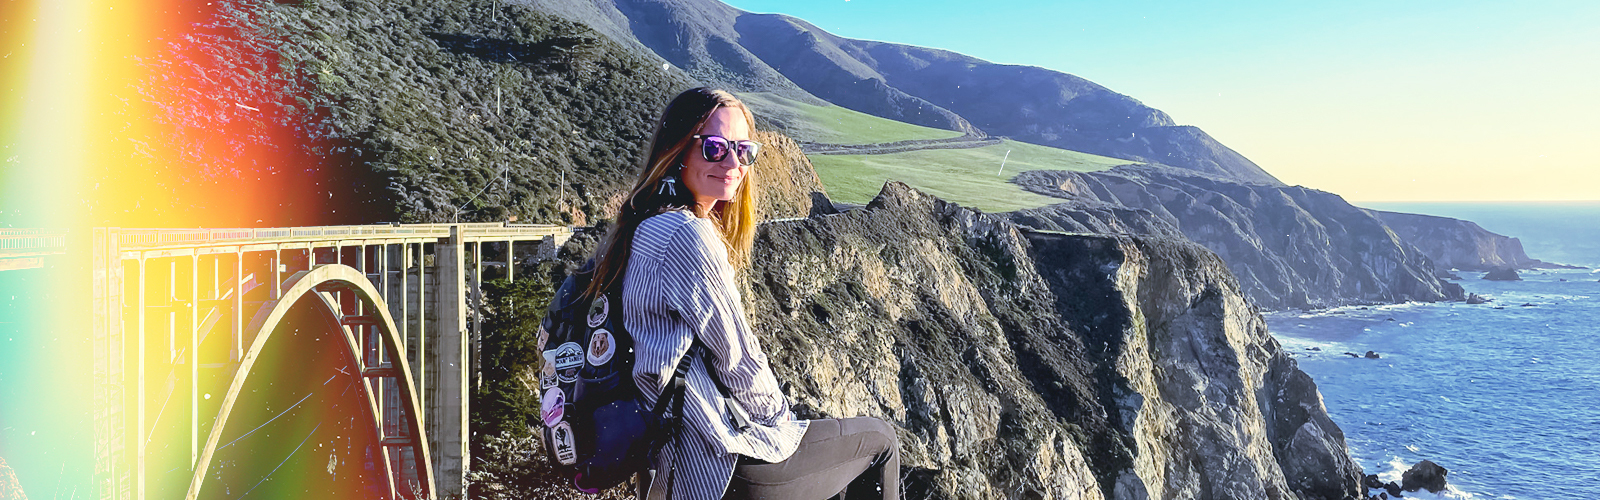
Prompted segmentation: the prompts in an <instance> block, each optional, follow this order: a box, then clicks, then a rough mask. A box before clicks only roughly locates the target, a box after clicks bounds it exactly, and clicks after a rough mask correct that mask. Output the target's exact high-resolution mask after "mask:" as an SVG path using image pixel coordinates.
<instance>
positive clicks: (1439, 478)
mask: <svg viewBox="0 0 1600 500" xmlns="http://www.w3.org/2000/svg"><path fill="white" fill-rule="evenodd" d="M1449 474H1450V471H1448V470H1445V468H1444V467H1442V466H1440V465H1439V464H1436V463H1433V462H1432V461H1429V460H1423V461H1421V462H1417V464H1416V465H1413V466H1411V468H1410V469H1408V470H1406V471H1405V472H1403V473H1401V474H1400V488H1401V489H1403V490H1406V491H1417V490H1419V489H1426V490H1428V492H1429V493H1438V492H1441V491H1444V487H1445V476H1446V475H1449Z"/></svg>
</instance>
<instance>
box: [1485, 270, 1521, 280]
mask: <svg viewBox="0 0 1600 500" xmlns="http://www.w3.org/2000/svg"><path fill="white" fill-rule="evenodd" d="M1483 279H1486V280H1489V281H1522V277H1521V276H1518V275H1517V270H1516V269H1512V268H1509V267H1502V268H1500V269H1495V270H1493V271H1489V272H1488V274H1484V275H1483Z"/></svg>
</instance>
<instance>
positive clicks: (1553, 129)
mask: <svg viewBox="0 0 1600 500" xmlns="http://www.w3.org/2000/svg"><path fill="white" fill-rule="evenodd" d="M729 3H730V4H731V5H733V6H734V7H738V8H740V9H744V10H748V11H753V12H780V13H784V14H789V15H793V16H795V17H799V18H802V19H805V20H807V21H810V22H811V23H813V24H816V25H817V26H819V27H821V28H822V29H824V30H827V31H829V32H832V33H834V34H837V35H841V36H846V37H851V38H864V39H872V40H883V41H890V42H898V43H908V44H913V45H922V46H929V47H939V48H944V49H950V50H954V51H957V52H961V53H964V54H968V55H972V56H976V57H979V58H983V59H987V60H990V61H994V62H1000V63H1009V64H1026V65H1034V66H1043V67H1046V68H1050V69H1055V70H1059V71H1064V72H1067V73H1072V74H1074V75H1078V76H1081V77H1084V78H1087V79H1089V80H1092V81H1095V82H1097V83H1100V84H1102V85H1105V86H1107V87H1109V88H1111V89H1112V90H1115V91H1117V92H1121V93H1123V94H1127V95H1129V96H1132V97H1134V98H1136V99H1139V100H1141V101H1143V102H1144V103H1145V104H1148V105H1151V106H1153V107H1156V108H1159V109H1161V110H1164V111H1166V112H1167V113H1169V114H1171V115H1172V116H1173V118H1174V119H1176V120H1177V121H1178V122H1179V123H1182V124H1186V125H1196V126H1199V127H1201V128H1203V129H1205V130H1206V131H1207V132H1209V133H1210V134H1212V135H1213V136H1215V137H1216V138H1217V139H1219V140H1221V141H1222V142H1223V143H1224V144H1227V145H1229V146H1230V147H1233V148H1234V149H1235V150H1238V151H1239V152H1240V153H1242V154H1244V155H1245V156H1247V157H1249V158H1250V159H1252V160H1254V161H1255V162H1256V163H1259V164H1261V166H1262V167H1264V168H1266V169H1267V170H1268V171H1269V172H1272V173H1273V174H1274V175H1277V176H1278V177H1279V178H1280V179H1283V180H1284V181H1285V182H1288V183H1290V184H1303V185H1306V186H1310V187H1314V188H1318V189H1325V190H1329V191H1333V192H1336V193H1339V194H1342V195H1345V196H1346V197H1347V198H1350V199H1352V200H1596V199H1600V174H1597V172H1600V148H1597V147H1596V146H1595V145H1596V144H1600V91H1597V90H1595V89H1596V88H1597V87H1600V2H1596V1H1593V0H1590V1H1582V2H1580V1H1543V2H1445V1H1419V2H1393V1H1389V2H1376V1H1365V0H1361V1H1343V2H1265V1H1262V2H1230V3H1228V4H1226V5H1220V4H1212V5H1206V4H1202V3H1200V2H1149V1H1132V2H1077V1H1007V0H988V1H981V2H956V1H949V0H850V1H846V0H823V1H808V2H779V1H773V0H733V1H731V2H729Z"/></svg>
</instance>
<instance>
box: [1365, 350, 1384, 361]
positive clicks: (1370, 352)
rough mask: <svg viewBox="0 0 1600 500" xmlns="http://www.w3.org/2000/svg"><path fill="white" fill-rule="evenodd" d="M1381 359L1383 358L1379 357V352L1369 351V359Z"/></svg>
mask: <svg viewBox="0 0 1600 500" xmlns="http://www.w3.org/2000/svg"><path fill="white" fill-rule="evenodd" d="M1381 357H1383V356H1379V355H1378V353H1377V352H1374V351H1367V359H1378V358H1381Z"/></svg>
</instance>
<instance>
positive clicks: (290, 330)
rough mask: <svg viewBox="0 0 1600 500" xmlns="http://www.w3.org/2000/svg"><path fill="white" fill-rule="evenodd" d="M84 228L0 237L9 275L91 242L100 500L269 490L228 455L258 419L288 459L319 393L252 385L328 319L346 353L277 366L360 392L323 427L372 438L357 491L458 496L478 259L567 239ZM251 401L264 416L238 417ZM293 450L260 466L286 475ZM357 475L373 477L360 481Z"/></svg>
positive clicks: (361, 454) (454, 230)
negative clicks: (286, 395) (279, 399)
mask: <svg viewBox="0 0 1600 500" xmlns="http://www.w3.org/2000/svg"><path fill="white" fill-rule="evenodd" d="M91 232H92V235H88V237H83V236H82V235H80V236H78V237H79V238H81V240H71V241H73V242H79V241H81V243H70V242H69V235H68V234H67V232H65V231H48V230H38V229H0V271H4V270H8V269H29V268H37V267H41V266H42V263H43V262H44V259H47V258H53V257H55V256H63V255H73V254H80V253H79V252H78V251H77V248H76V246H88V247H89V248H88V251H87V254H88V257H89V261H90V265H89V269H90V270H91V271H92V281H93V285H92V290H93V293H92V298H91V299H90V300H89V301H88V302H89V303H91V304H92V309H93V314H92V318H90V321H92V323H93V325H92V328H91V330H92V331H93V345H94V377H95V382H96V383H95V386H94V400H95V401H94V413H93V425H94V436H95V439H94V441H95V449H94V455H95V462H96V463H95V469H94V470H95V478H94V479H95V484H96V489H97V490H99V493H98V495H97V496H98V497H100V498H106V499H138V500H143V499H146V498H151V499H154V498H163V499H164V498H178V497H180V496H182V497H184V498H191V499H192V498H198V497H201V496H202V493H203V492H204V493H205V494H204V495H203V496H205V497H214V496H222V495H221V493H223V492H219V491H216V490H217V489H223V490H224V492H227V493H228V494H229V495H230V496H231V495H237V494H242V493H241V492H240V489H243V487H244V486H249V485H250V484H251V483H254V485H255V487H261V485H262V484H264V483H267V480H268V479H269V478H270V476H271V474H272V472H266V473H265V474H266V476H263V477H260V478H259V480H258V478H256V477H248V478H243V479H241V478H239V477H236V476H238V475H239V471H240V470H251V469H248V468H245V469H241V468H239V467H238V462H239V461H240V458H239V456H240V454H245V455H246V456H248V454H249V453H250V452H249V451H238V452H235V451H234V450H237V449H234V450H223V449H224V448H226V447H228V446H229V445H231V444H234V443H236V442H239V441H240V440H243V439H246V438H248V437H251V435H252V434H253V433H255V432H256V431H260V430H262V429H263V428H270V429H276V430H279V431H281V432H283V433H286V434H288V435H287V436H282V438H283V439H282V441H283V442H287V443H290V444H292V443H293V442H295V441H298V442H299V443H300V446H296V447H294V448H293V449H292V450H291V451H289V452H287V453H288V455H290V456H293V455H294V453H295V452H298V451H299V450H300V448H301V447H303V446H305V445H306V444H307V443H308V442H310V441H311V440H312V436H313V435H315V434H316V433H317V430H318V429H320V428H322V425H323V423H317V424H316V426H315V427H313V428H312V429H311V431H310V433H309V434H305V435H304V439H301V436H300V435H299V434H301V433H303V431H300V430H293V429H292V428H290V427H287V426H285V425H284V424H283V423H282V422H284V421H289V420H293V419H294V417H291V418H289V419H284V420H283V421H279V417H282V416H284V415H286V414H290V413H291V412H296V413H295V414H296V415H300V414H302V413H304V414H307V415H313V416H314V415H316V412H313V411H309V410H308V409H307V408H305V406H310V405H303V403H305V402H306V401H307V400H308V399H309V398H311V397H312V395H311V394H307V395H306V396H305V397H303V398H301V399H300V400H299V401H297V402H294V404H293V405H289V406H288V407H287V408H284V409H281V410H279V409H277V408H273V407H272V405H275V404H279V405H281V403H275V402H272V400H270V399H261V398H262V396H260V395H259V393H258V391H260V392H271V391H267V390H266V389H267V388H269V387H273V386H278V387H280V388H281V387H284V386H293V385H294V383H291V382H292V380H291V379H294V378H296V377H300V378H304V377H306V376H308V375H306V374H304V373H297V372H296V371H295V370H284V369H281V368H282V367H281V366H277V367H276V368H274V367H273V366H275V365H271V364H270V363H278V362H280V361H282V360H281V359H279V358H285V355H284V354H283V353H281V352H280V353H277V354H274V352H277V351H282V350H283V348H280V349H278V350H277V351H274V349H273V346H274V345H275V344H277V345H285V346H296V347H294V349H301V347H300V346H303V345H307V344H295V343H294V342H300V341H298V340H295V338H296V337H298V336H299V335H300V334H301V333H302V332H301V330H303V329H307V327H310V328H311V329H315V328H317V327H319V325H318V323H319V321H320V325H321V326H323V327H325V329H323V330H317V331H323V332H328V333H330V334H331V336H332V337H334V338H342V342H335V344H342V345H340V346H338V347H337V348H332V349H326V350H321V351H314V352H319V353H323V354H322V355H324V356H326V357H333V358H339V359H335V360H333V361H315V360H298V359H296V356H295V355H296V354H297V353H299V354H303V353H306V352H313V351H293V352H290V353H289V354H288V355H287V356H288V357H287V358H285V359H289V360H290V362H291V364H292V363H305V364H306V367H307V368H306V369H305V370H304V371H305V372H310V371H313V369H312V368H311V367H312V365H315V364H316V363H333V364H332V365H330V366H332V368H333V369H336V370H337V372H338V373H344V374H345V375H347V376H348V380H349V382H348V387H353V388H355V389H356V390H355V391H354V393H353V394H352V393H351V391H349V390H348V389H347V390H346V391H345V394H343V395H339V396H333V395H320V396H318V398H319V399H318V400H317V401H320V402H322V404H329V403H328V401H335V403H334V404H335V405H338V404H342V402H354V404H350V405H345V407H346V408H357V410H354V412H355V413H353V415H358V416H360V417H361V418H352V420H351V422H352V423H350V424H348V425H349V427H332V426H333V425H334V424H329V425H330V428H334V429H339V428H346V429H358V430H359V431H360V432H361V433H365V435H363V436H361V437H360V439H356V438H351V437H344V436H340V437H341V438H342V439H345V442H347V443H354V444H351V445H350V447H351V448H352V449H353V450H354V451H349V452H347V455H348V456H346V457H345V458H346V460H349V459H351V458H354V459H355V460H357V461H364V462H365V463H364V464H358V465H360V467H355V468H354V469H355V470H358V473H356V474H355V475H356V476H358V477H370V480H368V481H366V483H364V484H367V486H365V488H367V490H366V491H365V492H364V494H363V495H362V496H369V497H378V498H429V499H433V498H460V497H462V496H463V495H464V493H465V490H464V480H465V477H466V473H467V470H468V467H469V464H470V454H469V451H468V429H467V419H468V414H469V399H468V383H469V379H470V378H471V377H472V374H471V373H470V371H471V370H469V369H468V367H470V366H474V364H475V359H472V358H473V356H474V354H473V349H474V348H475V346H476V342H475V341H476V336H477V335H478V334H479V328H480V325H479V322H480V320H481V317H482V316H481V313H480V311H479V306H480V305H481V303H482V291H481V286H480V284H481V283H482V281H483V271H484V267H485V266H486V265H487V266H491V267H499V268H503V271H499V272H501V273H503V274H504V276H505V277H507V278H515V276H514V267H515V266H514V263H515V261H516V260H517V257H516V256H517V255H518V254H523V255H526V254H529V253H531V252H537V251H551V250H553V249H555V248H559V247H560V245H561V244H562V243H564V242H565V240H566V239H567V238H570V237H571V235H572V230H571V229H570V228H565V227H559V226H536V225H511V224H503V223H492V224H393V225H370V226H324V227H296V228H271V229H124V228H94V229H93V230H92V231H91ZM490 257H498V260H497V261H491V260H489V258H490ZM295 311H300V312H295ZM305 311H312V312H310V313H306V312H305ZM304 318H312V319H311V320H307V319H304ZM321 339H322V337H320V336H319V337H317V340H321ZM317 345H323V346H326V345H327V344H317ZM327 353H334V354H333V355H329V354H327ZM268 359H272V360H275V361H271V362H268V361H265V360H268ZM258 362H260V363H264V365H263V366H260V367H258V366H257V363H258ZM252 375H255V378H252ZM317 376H319V377H320V375H317ZM335 377H338V375H335ZM328 380H329V381H332V380H334V378H329V379H328ZM315 382H321V380H320V378H319V379H318V380H317V381H315ZM311 385H312V386H315V385H316V384H315V383H313V384H311ZM322 385H323V386H327V385H328V382H322ZM252 398H254V399H252ZM329 398H344V399H337V400H332V399H329ZM291 400H292V397H291ZM246 401H250V402H251V403H248V404H252V405H254V404H260V405H263V406H266V408H264V410H265V412H263V411H261V410H263V409H260V408H255V407H251V408H249V409H248V410H246V409H244V406H246V405H247V403H246ZM264 401H265V403H263V402H264ZM311 404H312V405H315V404H317V402H316V401H314V402H313V403H311ZM236 410H238V411H236ZM346 411H350V410H346ZM230 417H232V418H233V419H234V420H236V421H234V422H232V423H231V424H230ZM357 420H360V422H357ZM275 421H276V422H278V423H275ZM324 423H326V422H324ZM257 424H259V425H257ZM338 425H346V424H338ZM269 426H277V427H269ZM252 427H253V428H252ZM291 431H292V432H291ZM326 433H332V431H329V432H326ZM355 433H358V432H352V433H351V434H355ZM263 434H270V431H263ZM323 441H327V440H326V439H323V438H322V437H319V438H318V440H317V441H316V443H317V444H316V446H319V447H320V446H321V443H322V442H323ZM363 443H364V444H363ZM269 444H271V443H269ZM279 448H283V447H282V446H280V447H279ZM262 449H277V448H273V447H272V446H266V447H264V448H262ZM219 450H220V451H219ZM230 453H231V455H229V454H230ZM225 456H227V457H232V458H224V457H225ZM290 456H284V457H281V460H282V461H281V462H280V461H279V459H280V457H263V458H261V460H263V461H264V462H266V463H268V465H270V464H271V463H277V464H278V467H280V468H281V467H283V465H284V464H285V463H287V462H288V461H289V458H291V457H290ZM318 456H320V455H318ZM300 460H307V459H305V458H301V459H300ZM339 464H340V461H339V457H338V455H337V453H335V454H334V456H332V457H330V459H329V463H328V465H327V471H328V473H329V474H335V472H336V470H343V469H339V468H338V467H336V466H337V465H339ZM363 467H364V468H365V470H367V471H372V472H367V473H360V472H359V469H362V468H363ZM318 468H319V469H320V465H319V466H318ZM253 470H257V471H259V469H253ZM276 470H277V469H276V468H274V469H273V471H274V472H275V471H276ZM361 474H367V476H362V475H361ZM257 475H259V472H257ZM280 479H283V478H280ZM291 479H292V478H291ZM229 481H232V482H233V483H237V484H232V485H230V483H229ZM373 484H376V485H377V486H372V485H373ZM234 487H238V488H239V489H234ZM252 489H253V488H252ZM249 491H250V490H246V491H244V492H243V493H248V492H249Z"/></svg>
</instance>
